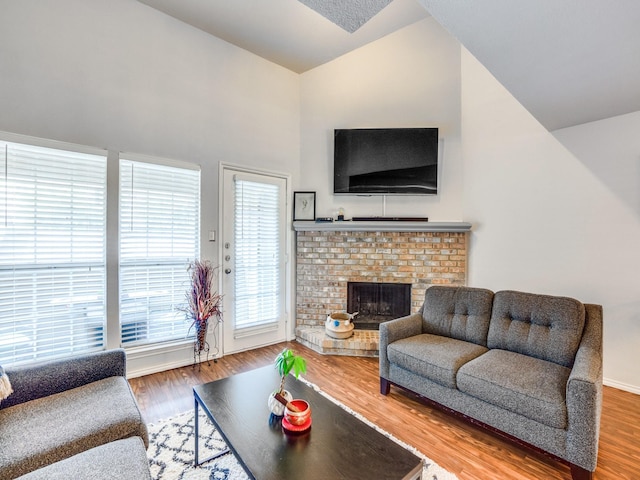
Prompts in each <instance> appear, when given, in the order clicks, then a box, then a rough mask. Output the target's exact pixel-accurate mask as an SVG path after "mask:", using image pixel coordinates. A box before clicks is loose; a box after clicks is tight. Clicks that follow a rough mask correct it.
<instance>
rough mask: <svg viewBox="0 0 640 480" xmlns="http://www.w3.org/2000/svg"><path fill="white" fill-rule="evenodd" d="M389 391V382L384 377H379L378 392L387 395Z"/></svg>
mask: <svg viewBox="0 0 640 480" xmlns="http://www.w3.org/2000/svg"><path fill="white" fill-rule="evenodd" d="M390 391H391V382H389V380H387V379H386V378H382V377H380V393H381V394H382V395H387V394H388V393H389V392H390Z"/></svg>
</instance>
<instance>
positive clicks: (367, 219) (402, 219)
mask: <svg viewBox="0 0 640 480" xmlns="http://www.w3.org/2000/svg"><path fill="white" fill-rule="evenodd" d="M352 220H353V221H354V222H428V221H429V217H353V219H352Z"/></svg>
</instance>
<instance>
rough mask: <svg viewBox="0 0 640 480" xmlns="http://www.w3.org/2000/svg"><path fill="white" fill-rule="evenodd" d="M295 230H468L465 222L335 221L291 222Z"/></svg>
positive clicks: (469, 225) (468, 226)
mask: <svg viewBox="0 0 640 480" xmlns="http://www.w3.org/2000/svg"><path fill="white" fill-rule="evenodd" d="M293 229H294V230H295V231H296V232H319V231H325V232H468V231H470V230H471V224H470V223H467V222H406V221H388V220H384V221H357V222H353V221H349V220H347V221H335V222H313V221H296V222H293Z"/></svg>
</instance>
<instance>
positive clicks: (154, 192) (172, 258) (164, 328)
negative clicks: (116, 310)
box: [120, 158, 200, 346]
mask: <svg viewBox="0 0 640 480" xmlns="http://www.w3.org/2000/svg"><path fill="white" fill-rule="evenodd" d="M199 244H200V172H199V170H192V169H187V168H176V167H169V166H163V165H156V164H150V163H144V162H139V161H134V160H131V159H126V158H123V159H121V160H120V327H121V334H122V344H123V345H124V346H135V345H145V344H150V343H157V342H164V341H171V340H177V339H184V338H186V337H187V335H188V333H189V325H190V324H189V322H187V321H186V320H185V316H184V313H182V312H180V311H178V310H177V307H179V306H182V305H184V303H185V292H186V289H187V288H188V285H189V276H188V273H187V265H188V262H189V261H190V260H193V259H194V258H196V257H198V254H199ZM191 333H193V332H191Z"/></svg>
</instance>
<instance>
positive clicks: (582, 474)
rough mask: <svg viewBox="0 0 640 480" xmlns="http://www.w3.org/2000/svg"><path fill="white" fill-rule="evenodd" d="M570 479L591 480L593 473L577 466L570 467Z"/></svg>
mask: <svg viewBox="0 0 640 480" xmlns="http://www.w3.org/2000/svg"><path fill="white" fill-rule="evenodd" d="M571 478H572V479H573V480H592V479H593V472H592V471H590V470H587V469H585V468H582V467H579V466H577V465H571Z"/></svg>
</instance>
